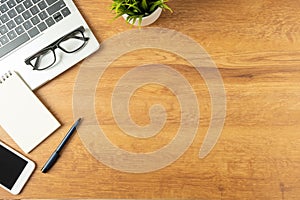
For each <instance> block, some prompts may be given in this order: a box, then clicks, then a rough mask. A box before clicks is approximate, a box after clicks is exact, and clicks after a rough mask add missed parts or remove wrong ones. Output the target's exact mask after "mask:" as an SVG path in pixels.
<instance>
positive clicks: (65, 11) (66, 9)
mask: <svg viewBox="0 0 300 200" xmlns="http://www.w3.org/2000/svg"><path fill="white" fill-rule="evenodd" d="M61 13H62V14H63V16H64V17H66V16H68V15H69V14H71V11H70V10H69V8H68V7H65V8H64V9H62V10H61Z"/></svg>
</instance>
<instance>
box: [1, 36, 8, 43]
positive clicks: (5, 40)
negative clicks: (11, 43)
mask: <svg viewBox="0 0 300 200" xmlns="http://www.w3.org/2000/svg"><path fill="white" fill-rule="evenodd" d="M0 42H1V44H2V45H5V44H6V43H8V37H7V36H6V35H4V36H2V37H0Z"/></svg>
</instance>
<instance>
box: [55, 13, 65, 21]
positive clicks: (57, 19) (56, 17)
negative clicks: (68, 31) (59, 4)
mask: <svg viewBox="0 0 300 200" xmlns="http://www.w3.org/2000/svg"><path fill="white" fill-rule="evenodd" d="M53 18H54V20H55V21H56V22H59V21H60V20H62V19H63V16H62V15H61V14H60V13H59V12H58V13H55V14H54V15H53Z"/></svg>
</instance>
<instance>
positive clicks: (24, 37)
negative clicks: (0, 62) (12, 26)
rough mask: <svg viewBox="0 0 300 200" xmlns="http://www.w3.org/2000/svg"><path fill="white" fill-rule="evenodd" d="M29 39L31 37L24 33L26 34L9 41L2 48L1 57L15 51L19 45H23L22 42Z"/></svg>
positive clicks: (0, 50)
mask: <svg viewBox="0 0 300 200" xmlns="http://www.w3.org/2000/svg"><path fill="white" fill-rule="evenodd" d="M29 39H30V38H29V36H28V35H27V33H24V34H22V35H20V36H19V37H17V38H16V39H15V40H13V41H11V42H9V43H7V44H6V45H5V46H3V47H1V48H0V58H1V57H3V56H5V55H6V54H8V53H9V52H11V51H13V50H14V49H16V48H17V47H19V46H21V45H22V44H24V43H25V42H27V41H28V40H29ZM0 42H1V38H0Z"/></svg>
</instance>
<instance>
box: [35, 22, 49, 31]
mask: <svg viewBox="0 0 300 200" xmlns="http://www.w3.org/2000/svg"><path fill="white" fill-rule="evenodd" d="M37 27H38V28H39V30H40V31H41V32H42V31H44V30H46V29H47V25H46V24H45V23H44V22H41V23H40V24H38V25H37Z"/></svg>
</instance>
